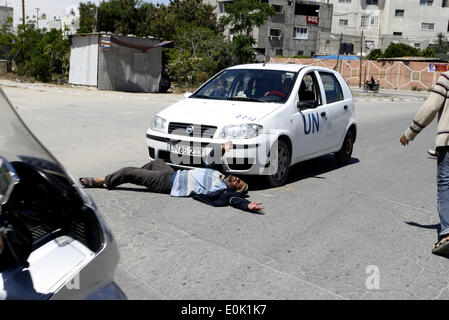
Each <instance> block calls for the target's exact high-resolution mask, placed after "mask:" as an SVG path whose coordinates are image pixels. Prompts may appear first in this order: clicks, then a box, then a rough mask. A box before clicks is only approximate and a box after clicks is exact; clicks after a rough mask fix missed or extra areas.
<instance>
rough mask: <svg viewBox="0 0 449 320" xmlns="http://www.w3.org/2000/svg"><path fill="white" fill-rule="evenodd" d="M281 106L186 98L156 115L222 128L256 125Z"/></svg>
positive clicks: (170, 120) (172, 120)
mask: <svg viewBox="0 0 449 320" xmlns="http://www.w3.org/2000/svg"><path fill="white" fill-rule="evenodd" d="M280 106H282V105H281V104H276V103H263V102H249V101H222V100H208V99H196V98H188V99H184V100H181V101H179V102H177V103H175V104H173V105H171V106H170V107H168V108H166V109H164V110H163V111H161V112H159V113H158V116H160V117H162V118H164V119H166V120H167V121H168V122H183V123H194V124H205V125H212V126H217V127H220V126H224V125H232V124H243V123H257V122H258V121H259V120H261V119H262V118H263V117H265V116H266V115H268V114H269V113H271V112H273V111H274V110H276V109H277V108H279V107H280Z"/></svg>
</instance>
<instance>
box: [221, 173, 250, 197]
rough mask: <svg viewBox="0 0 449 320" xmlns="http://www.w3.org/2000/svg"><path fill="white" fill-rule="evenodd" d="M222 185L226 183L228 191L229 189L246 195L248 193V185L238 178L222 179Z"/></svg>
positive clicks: (228, 177) (231, 176)
mask: <svg viewBox="0 0 449 320" xmlns="http://www.w3.org/2000/svg"><path fill="white" fill-rule="evenodd" d="M224 183H226V186H227V187H228V189H231V190H232V191H235V192H240V193H247V192H248V184H247V183H246V182H245V181H243V180H241V179H240V178H237V177H235V176H233V175H229V176H227V177H226V178H225V179H224Z"/></svg>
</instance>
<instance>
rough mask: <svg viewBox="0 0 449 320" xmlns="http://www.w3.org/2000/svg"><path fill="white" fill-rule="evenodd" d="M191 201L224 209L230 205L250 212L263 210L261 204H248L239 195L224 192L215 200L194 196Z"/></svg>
mask: <svg viewBox="0 0 449 320" xmlns="http://www.w3.org/2000/svg"><path fill="white" fill-rule="evenodd" d="M193 199H195V200H198V201H201V202H203V203H205V204H208V205H210V206H214V207H225V206H228V205H230V206H232V207H234V208H236V209H240V210H244V211H250V212H260V211H261V210H263V209H264V208H263V207H261V206H260V205H261V204H262V203H261V202H250V201H248V200H246V199H245V198H242V197H241V194H240V193H237V192H231V191H224V192H222V193H221V194H220V196H219V197H217V198H210V197H208V196H205V195H202V194H195V195H194V196H193Z"/></svg>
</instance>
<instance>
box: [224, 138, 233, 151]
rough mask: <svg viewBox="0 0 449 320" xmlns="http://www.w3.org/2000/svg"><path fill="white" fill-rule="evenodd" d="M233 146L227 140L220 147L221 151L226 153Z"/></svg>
mask: <svg viewBox="0 0 449 320" xmlns="http://www.w3.org/2000/svg"><path fill="white" fill-rule="evenodd" d="M233 146H234V145H233V144H232V141H231V140H229V141H226V142H225V143H223V144H222V145H221V150H224V151H226V152H228V151H229V150H232V148H233Z"/></svg>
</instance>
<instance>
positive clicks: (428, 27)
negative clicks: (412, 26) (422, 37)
mask: <svg viewBox="0 0 449 320" xmlns="http://www.w3.org/2000/svg"><path fill="white" fill-rule="evenodd" d="M434 29H435V23H426V22H423V23H421V30H434Z"/></svg>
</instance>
